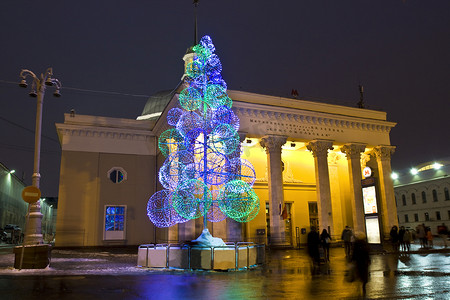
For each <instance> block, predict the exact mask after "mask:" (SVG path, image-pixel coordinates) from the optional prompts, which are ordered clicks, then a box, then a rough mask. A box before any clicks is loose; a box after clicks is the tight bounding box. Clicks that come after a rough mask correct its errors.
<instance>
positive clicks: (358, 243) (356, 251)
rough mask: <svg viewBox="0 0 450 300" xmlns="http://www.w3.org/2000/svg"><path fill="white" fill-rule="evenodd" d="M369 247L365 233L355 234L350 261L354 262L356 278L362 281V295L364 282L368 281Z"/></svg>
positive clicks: (364, 289) (364, 287)
mask: <svg viewBox="0 0 450 300" xmlns="http://www.w3.org/2000/svg"><path fill="white" fill-rule="evenodd" d="M369 252H370V248H369V244H368V243H367V241H366V235H365V234H364V233H362V232H359V233H357V234H356V235H355V242H354V243H353V254H352V262H353V263H354V264H355V269H356V278H357V279H358V280H359V281H361V283H362V292H363V295H365V294H366V284H367V282H369V265H370V256H369Z"/></svg>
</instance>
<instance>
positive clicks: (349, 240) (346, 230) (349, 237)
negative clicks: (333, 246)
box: [341, 226, 353, 259]
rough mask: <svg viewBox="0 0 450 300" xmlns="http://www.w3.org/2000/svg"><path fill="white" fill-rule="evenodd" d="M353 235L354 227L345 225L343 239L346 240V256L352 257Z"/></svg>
mask: <svg viewBox="0 0 450 300" xmlns="http://www.w3.org/2000/svg"><path fill="white" fill-rule="evenodd" d="M352 236H353V232H352V229H351V228H350V227H348V226H345V228H344V230H343V231H342V235H341V239H342V240H343V241H344V248H345V256H346V257H347V258H348V259H350V257H351V256H350V255H351V250H352V244H351V243H352Z"/></svg>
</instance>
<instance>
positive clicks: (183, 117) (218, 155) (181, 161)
mask: <svg viewBox="0 0 450 300" xmlns="http://www.w3.org/2000/svg"><path fill="white" fill-rule="evenodd" d="M193 51H194V58H193V60H192V61H191V62H189V63H188V64H187V67H186V74H185V75H186V77H185V83H186V84H187V87H186V88H185V89H184V90H182V91H181V92H180V94H179V98H178V100H179V104H180V107H175V108H172V109H170V110H169V111H168V113H167V123H168V125H170V126H174V128H171V129H168V130H166V131H164V132H163V133H162V134H161V135H160V137H159V139H158V146H159V149H160V150H161V153H162V154H163V155H164V156H165V157H166V160H165V161H164V163H163V165H162V167H161V168H160V170H159V174H158V175H159V181H160V183H161V185H162V186H163V187H164V188H165V189H164V190H162V191H158V192H156V193H155V194H153V195H152V197H150V199H149V201H148V204H147V215H148V217H149V219H150V220H151V221H152V222H153V223H154V224H155V225H156V226H157V227H170V226H173V225H175V224H177V223H182V222H186V221H187V220H190V219H196V218H200V217H204V228H206V221H210V222H220V221H222V220H224V219H225V218H227V217H229V218H232V219H234V220H236V221H238V222H248V221H250V220H252V219H253V218H254V217H255V216H256V215H257V214H258V212H259V199H258V197H257V196H256V193H255V191H254V190H253V188H252V186H253V184H254V182H255V179H256V174H255V170H254V168H253V166H252V164H251V163H250V162H249V161H247V160H244V159H241V158H240V157H239V156H240V141H239V135H238V130H239V118H238V117H237V116H236V115H235V114H234V112H233V111H232V110H231V107H232V100H231V99H230V97H228V94H227V85H226V83H225V81H224V80H223V79H222V75H221V72H222V64H221V62H220V59H219V57H218V56H217V55H216V54H214V52H215V47H214V44H213V42H212V40H211V38H210V37H209V36H204V37H203V38H202V39H201V40H200V43H199V44H198V45H196V46H195V47H193Z"/></svg>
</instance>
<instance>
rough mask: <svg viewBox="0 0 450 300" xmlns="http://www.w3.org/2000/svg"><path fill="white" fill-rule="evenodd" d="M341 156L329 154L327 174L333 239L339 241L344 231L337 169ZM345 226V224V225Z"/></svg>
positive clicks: (334, 153)
mask: <svg viewBox="0 0 450 300" xmlns="http://www.w3.org/2000/svg"><path fill="white" fill-rule="evenodd" d="M341 156H343V155H342V154H340V153H336V152H331V153H329V154H328V172H329V177H330V194H331V209H332V215H333V232H332V233H331V234H332V238H333V239H340V238H341V233H342V230H343V229H344V224H343V221H344V220H346V216H344V215H343V211H344V212H345V210H344V209H343V208H345V206H343V205H344V201H343V200H342V199H343V197H341V187H340V182H339V168H338V160H340V159H341ZM345 225H347V224H345Z"/></svg>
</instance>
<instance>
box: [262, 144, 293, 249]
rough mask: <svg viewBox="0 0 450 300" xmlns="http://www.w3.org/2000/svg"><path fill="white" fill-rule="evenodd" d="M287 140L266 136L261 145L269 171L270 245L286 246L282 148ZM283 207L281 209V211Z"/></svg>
mask: <svg viewBox="0 0 450 300" xmlns="http://www.w3.org/2000/svg"><path fill="white" fill-rule="evenodd" d="M286 140H287V138H286V137H285V136H280V135H268V136H264V137H263V138H262V139H261V141H260V144H261V146H262V147H264V148H266V153H267V169H268V175H269V182H268V187H269V213H270V244H272V245H274V244H278V245H281V244H285V243H286V239H285V229H284V220H283V219H282V217H281V211H280V210H281V209H283V206H284V193H283V174H282V166H281V146H283V145H284V144H285V143H286ZM280 207H281V209H280Z"/></svg>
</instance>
